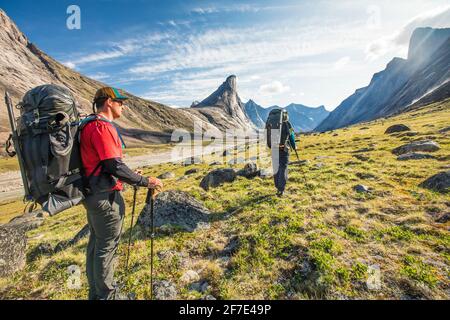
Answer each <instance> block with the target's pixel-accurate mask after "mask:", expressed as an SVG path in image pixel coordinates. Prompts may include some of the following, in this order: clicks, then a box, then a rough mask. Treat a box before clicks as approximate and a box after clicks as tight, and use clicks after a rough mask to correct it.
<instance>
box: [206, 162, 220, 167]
mask: <svg viewBox="0 0 450 320" xmlns="http://www.w3.org/2000/svg"><path fill="white" fill-rule="evenodd" d="M220 164H221V162H220V161H213V162H211V163H210V164H209V166H210V167H212V166H218V165H220Z"/></svg>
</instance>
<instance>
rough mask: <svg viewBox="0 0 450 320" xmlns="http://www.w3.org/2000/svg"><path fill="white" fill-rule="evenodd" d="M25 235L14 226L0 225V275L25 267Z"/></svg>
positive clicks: (10, 273) (7, 274)
mask: <svg viewBox="0 0 450 320" xmlns="http://www.w3.org/2000/svg"><path fill="white" fill-rule="evenodd" d="M26 248H27V237H26V235H25V233H24V232H23V231H22V230H20V229H16V228H11V227H5V226H0V277H7V276H10V275H12V274H13V273H14V272H16V271H19V270H21V269H22V268H23V267H25V263H26Z"/></svg>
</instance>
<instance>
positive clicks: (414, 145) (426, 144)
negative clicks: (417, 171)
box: [392, 140, 440, 156]
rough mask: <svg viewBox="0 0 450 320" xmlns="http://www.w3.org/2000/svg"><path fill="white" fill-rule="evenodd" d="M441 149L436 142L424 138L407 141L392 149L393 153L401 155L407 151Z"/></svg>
mask: <svg viewBox="0 0 450 320" xmlns="http://www.w3.org/2000/svg"><path fill="white" fill-rule="evenodd" d="M439 149H440V147H439V145H438V144H437V143H436V142H434V141H431V140H422V141H415V142H411V143H407V144H404V145H402V146H400V147H397V148H395V149H394V150H392V153H393V154H395V155H397V156H399V155H402V154H405V153H412V152H415V151H422V152H434V151H438V150H439Z"/></svg>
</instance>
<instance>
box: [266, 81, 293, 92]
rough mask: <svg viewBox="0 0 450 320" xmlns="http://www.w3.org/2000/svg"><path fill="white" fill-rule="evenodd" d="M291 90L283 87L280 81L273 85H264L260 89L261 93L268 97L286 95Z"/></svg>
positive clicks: (274, 82)
mask: <svg viewBox="0 0 450 320" xmlns="http://www.w3.org/2000/svg"><path fill="white" fill-rule="evenodd" d="M289 90H291V88H290V87H289V86H285V85H283V84H282V83H281V82H280V81H277V80H275V81H272V82H271V83H267V84H263V85H261V86H260V87H259V92H260V93H261V94H266V95H274V94H279V93H284V92H287V91H289Z"/></svg>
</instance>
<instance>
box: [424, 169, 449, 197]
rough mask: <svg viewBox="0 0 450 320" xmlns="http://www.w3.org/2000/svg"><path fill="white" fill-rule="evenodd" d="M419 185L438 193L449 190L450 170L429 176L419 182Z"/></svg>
mask: <svg viewBox="0 0 450 320" xmlns="http://www.w3.org/2000/svg"><path fill="white" fill-rule="evenodd" d="M419 187H422V188H426V189H430V190H434V191H437V192H440V193H448V192H449V191H450V170H448V171H445V172H440V173H438V174H435V175H434V176H431V177H430V178H428V179H427V180H425V181H424V182H422V183H421V184H419Z"/></svg>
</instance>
